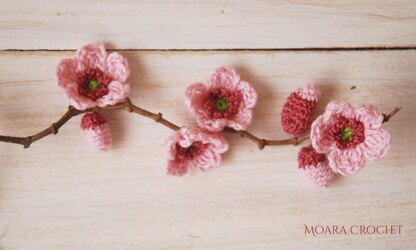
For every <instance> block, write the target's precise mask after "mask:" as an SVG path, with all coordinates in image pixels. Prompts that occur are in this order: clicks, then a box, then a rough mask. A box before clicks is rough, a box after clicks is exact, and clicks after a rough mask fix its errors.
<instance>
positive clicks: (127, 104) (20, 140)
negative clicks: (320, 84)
mask: <svg viewBox="0 0 416 250" xmlns="http://www.w3.org/2000/svg"><path fill="white" fill-rule="evenodd" d="M116 109H124V110H127V111H129V112H132V113H136V114H138V115H141V116H144V117H147V118H150V119H152V120H154V121H155V122H158V123H160V124H162V125H164V126H165V127H167V128H170V129H172V130H175V131H176V130H178V129H180V127H179V126H177V125H175V124H173V123H172V122H170V121H168V120H166V119H165V118H163V117H162V114H161V113H157V114H156V113H152V112H150V111H147V110H145V109H143V108H140V107H138V106H136V105H134V104H133V103H132V102H131V101H130V99H128V98H127V99H126V100H125V101H123V102H120V103H117V104H115V105H109V106H105V107H93V108H89V109H85V110H78V109H75V108H74V107H72V106H69V107H68V110H67V111H66V113H65V114H64V115H63V116H62V117H61V118H60V119H59V120H58V121H56V122H55V123H52V124H51V126H49V127H48V128H46V129H44V130H42V131H40V132H39V133H36V134H34V135H30V136H26V137H16V136H3V135H0V141H3V142H8V143H16V144H21V145H23V146H24V148H28V147H29V146H30V145H31V144H32V143H33V142H35V141H37V140H40V139H42V138H43V137H45V136H48V135H51V134H56V133H58V130H59V129H60V128H61V127H62V126H63V125H64V124H65V123H66V122H67V121H69V120H70V119H71V118H72V117H74V116H77V115H79V114H85V113H89V112H99V111H104V110H116ZM400 109H401V108H400V107H397V108H395V109H394V110H393V111H392V112H390V113H389V114H388V115H385V114H383V116H384V120H383V122H388V121H389V120H390V119H391V117H393V116H394V115H395V114H396V113H397V112H399V111H400ZM224 132H228V133H233V134H238V135H239V136H241V137H243V138H247V139H248V140H250V141H252V142H254V143H255V144H257V146H258V147H259V149H263V148H264V147H265V146H278V145H297V144H299V143H300V142H302V141H304V140H307V139H308V138H309V134H305V135H302V136H299V137H294V138H291V139H285V140H266V139H261V138H259V137H257V136H255V135H253V134H251V133H250V132H248V131H245V130H235V129H232V128H225V129H224Z"/></svg>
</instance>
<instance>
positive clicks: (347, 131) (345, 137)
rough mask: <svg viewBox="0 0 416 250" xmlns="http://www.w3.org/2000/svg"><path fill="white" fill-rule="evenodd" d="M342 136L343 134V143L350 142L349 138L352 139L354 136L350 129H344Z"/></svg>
mask: <svg viewBox="0 0 416 250" xmlns="http://www.w3.org/2000/svg"><path fill="white" fill-rule="evenodd" d="M341 134H342V140H343V141H346V140H348V138H350V137H351V136H352V135H353V133H352V130H351V129H350V128H344V129H343V130H342V132H341Z"/></svg>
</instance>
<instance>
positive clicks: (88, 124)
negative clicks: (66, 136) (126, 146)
mask: <svg viewBox="0 0 416 250" xmlns="http://www.w3.org/2000/svg"><path fill="white" fill-rule="evenodd" d="M81 129H82V131H83V132H84V134H85V135H86V137H87V139H88V142H89V143H90V145H91V146H92V147H94V148H95V149H97V150H98V151H100V152H106V151H108V150H109V149H111V147H112V137H111V131H110V128H109V126H108V123H107V121H106V120H105V118H104V116H102V115H101V114H99V113H96V112H94V113H87V114H85V115H84V116H83V117H82V119H81Z"/></svg>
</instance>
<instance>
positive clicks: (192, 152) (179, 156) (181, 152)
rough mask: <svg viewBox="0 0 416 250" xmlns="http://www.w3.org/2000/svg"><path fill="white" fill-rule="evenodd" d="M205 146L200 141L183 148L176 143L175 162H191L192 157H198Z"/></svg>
mask: <svg viewBox="0 0 416 250" xmlns="http://www.w3.org/2000/svg"><path fill="white" fill-rule="evenodd" d="M205 147H206V145H205V144H203V143H202V142H200V141H196V142H194V143H192V144H191V146H189V147H187V148H184V147H182V146H181V145H179V143H176V160H178V161H184V160H191V159H193V158H194V157H196V156H198V155H200V154H201V153H202V152H203V151H204V149H205Z"/></svg>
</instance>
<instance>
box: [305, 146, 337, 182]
mask: <svg viewBox="0 0 416 250" xmlns="http://www.w3.org/2000/svg"><path fill="white" fill-rule="evenodd" d="M298 163H299V169H301V170H302V172H304V173H305V175H306V176H307V177H308V178H309V179H310V180H311V181H312V182H313V183H314V184H315V185H317V186H318V187H328V186H329V185H330V184H331V182H332V179H333V178H334V172H333V171H332V170H331V168H330V167H329V165H328V160H327V158H326V156H325V155H324V154H319V153H318V152H316V150H315V149H314V148H313V147H312V146H309V147H303V148H302V149H301V150H300V151H299V154H298Z"/></svg>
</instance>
